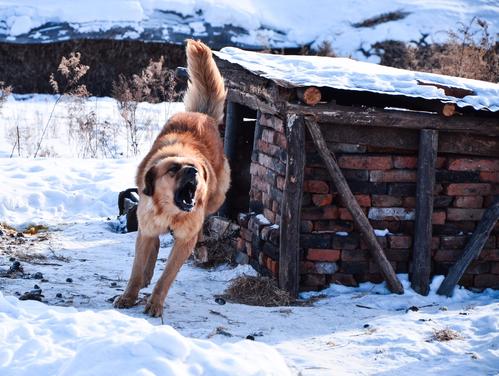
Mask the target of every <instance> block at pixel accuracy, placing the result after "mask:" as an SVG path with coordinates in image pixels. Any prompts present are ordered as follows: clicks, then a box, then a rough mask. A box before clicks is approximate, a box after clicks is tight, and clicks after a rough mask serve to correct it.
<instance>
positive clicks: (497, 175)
mask: <svg viewBox="0 0 499 376" xmlns="http://www.w3.org/2000/svg"><path fill="white" fill-rule="evenodd" d="M480 181H490V182H493V183H499V172H497V171H494V172H480Z"/></svg>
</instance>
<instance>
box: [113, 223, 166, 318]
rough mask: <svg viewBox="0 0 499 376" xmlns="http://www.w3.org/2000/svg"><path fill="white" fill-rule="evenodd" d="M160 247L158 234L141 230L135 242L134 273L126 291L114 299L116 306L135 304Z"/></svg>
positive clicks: (125, 306) (123, 306)
mask: <svg viewBox="0 0 499 376" xmlns="http://www.w3.org/2000/svg"><path fill="white" fill-rule="evenodd" d="M158 248H159V238H158V237H157V236H154V237H149V236H144V235H142V233H141V232H140V230H139V232H138V234H137V240H136V242H135V258H134V259H133V267H132V274H131V276H130V279H129V280H128V284H127V287H126V289H125V292H124V293H123V295H121V296H119V297H118V298H116V300H115V301H114V306H115V307H116V308H128V307H132V306H133V305H135V301H136V300H137V297H138V296H139V291H140V289H141V288H142V287H143V286H144V282H145V271H146V266H147V264H148V261H149V259H150V258H151V256H152V255H153V254H154V253H155V256H154V261H155V259H156V257H157V250H158ZM151 277H152V274H151Z"/></svg>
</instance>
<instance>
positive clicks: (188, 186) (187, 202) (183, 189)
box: [175, 181, 196, 212]
mask: <svg viewBox="0 0 499 376" xmlns="http://www.w3.org/2000/svg"><path fill="white" fill-rule="evenodd" d="M195 196H196V182H194V181H187V182H185V183H184V184H183V185H182V186H180V187H179V188H178V189H177V191H176V192H175V204H176V205H177V207H178V208H179V209H180V210H183V211H187V212H190V211H191V210H192V209H193V208H194V205H195V204H196V201H195Z"/></svg>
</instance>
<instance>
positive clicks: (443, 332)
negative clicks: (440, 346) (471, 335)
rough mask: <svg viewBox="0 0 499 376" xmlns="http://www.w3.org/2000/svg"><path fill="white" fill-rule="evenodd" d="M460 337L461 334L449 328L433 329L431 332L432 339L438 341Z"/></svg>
mask: <svg viewBox="0 0 499 376" xmlns="http://www.w3.org/2000/svg"><path fill="white" fill-rule="evenodd" d="M462 338H463V337H462V336H461V334H459V333H458V332H456V331H455V330H452V329H449V328H445V329H440V330H435V331H434V332H433V336H432V337H431V339H432V340H433V341H438V342H447V341H452V340H454V339H462Z"/></svg>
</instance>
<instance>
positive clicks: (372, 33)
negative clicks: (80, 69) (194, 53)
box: [0, 0, 499, 60]
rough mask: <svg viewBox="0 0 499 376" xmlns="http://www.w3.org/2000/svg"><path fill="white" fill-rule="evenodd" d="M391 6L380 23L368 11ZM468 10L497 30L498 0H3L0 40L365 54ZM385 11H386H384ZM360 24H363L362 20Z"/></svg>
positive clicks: (433, 36)
mask: <svg viewBox="0 0 499 376" xmlns="http://www.w3.org/2000/svg"><path fill="white" fill-rule="evenodd" d="M387 14H392V15H395V17H386V19H385V20H384V21H382V22H379V23H367V24H368V25H366V24H363V22H365V21H366V20H368V19H371V20H372V19H373V17H374V18H376V17H378V18H380V16H383V15H385V16H386V15H387ZM473 17H479V18H481V19H484V20H486V21H487V22H488V23H489V26H490V27H489V31H490V34H491V35H495V34H496V33H497V32H498V31H499V22H498V20H499V7H498V6H497V1H496V0H445V1H434V0H336V1H334V2H333V1H331V0H316V1H314V2H312V3H311V2H309V1H303V0H273V1H268V0H239V1H234V0H106V1H101V0H87V1H72V2H69V3H68V1H67V0H40V1H33V0H0V40H4V41H10V42H15V43H43V42H51V41H60V40H66V39H75V38H109V39H138V40H147V41H164V42H166V41H168V42H173V43H179V44H181V43H183V41H184V39H185V38H187V37H194V38H201V39H203V40H205V41H207V42H209V43H210V45H211V46H212V47H213V48H221V47H222V46H226V45H232V46H238V47H243V48H253V49H261V48H268V47H273V48H281V47H298V48H300V47H301V46H303V45H308V44H314V45H317V44H319V43H321V42H322V41H324V40H328V41H330V42H331V44H332V46H333V48H334V50H335V51H336V53H337V54H339V55H342V56H349V55H351V56H352V57H354V58H355V59H359V60H365V59H366V58H367V57H366V56H364V55H363V53H362V52H361V51H360V48H361V47H362V48H364V49H367V50H369V49H370V48H371V45H372V44H373V43H375V42H381V41H384V40H390V39H395V40H400V41H404V42H410V41H411V40H416V41H418V40H420V39H421V37H422V35H427V36H428V37H427V39H425V41H426V42H428V43H432V42H441V41H443V40H445V39H447V37H448V35H447V31H448V30H450V29H452V30H456V28H457V27H458V26H459V23H464V24H466V25H467V24H469V23H470V21H471V20H472V18H473ZM381 18H383V17H381ZM362 25H363V26H362ZM371 59H379V57H377V56H372V57H371Z"/></svg>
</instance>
